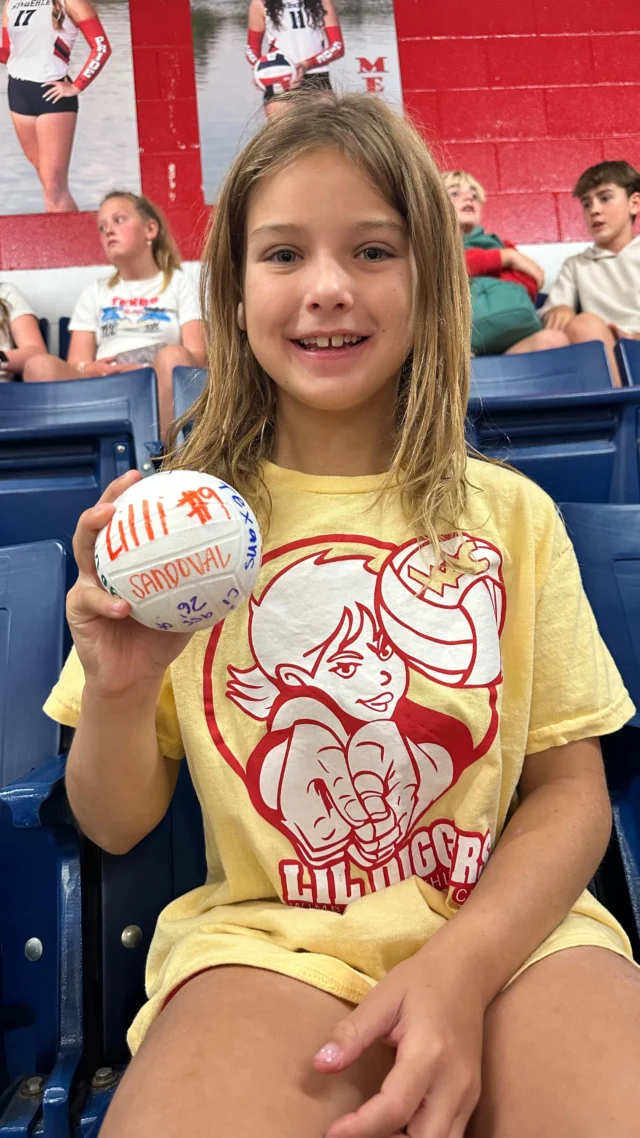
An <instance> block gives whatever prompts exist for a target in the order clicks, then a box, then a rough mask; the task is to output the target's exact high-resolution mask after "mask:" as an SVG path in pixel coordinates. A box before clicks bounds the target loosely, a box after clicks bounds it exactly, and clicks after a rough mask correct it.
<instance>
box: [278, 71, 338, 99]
mask: <svg viewBox="0 0 640 1138" xmlns="http://www.w3.org/2000/svg"><path fill="white" fill-rule="evenodd" d="M314 89H315V90H316V91H331V90H332V87H331V79H330V78H329V72H328V71H315V72H314V73H313V74H312V75H305V76H304V77H303V79H302V83H301V84H300V86H299V87H296V90H297V91H313V90H314ZM277 97H278V96H277V95H276V94H274V90H273V87H267V89H266V91H265V93H264V101H265V103H268V102H269V101H270V100H271V99H277Z"/></svg>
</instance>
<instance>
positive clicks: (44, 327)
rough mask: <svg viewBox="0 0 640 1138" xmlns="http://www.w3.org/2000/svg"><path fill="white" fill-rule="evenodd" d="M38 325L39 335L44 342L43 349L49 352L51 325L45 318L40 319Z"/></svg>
mask: <svg viewBox="0 0 640 1138" xmlns="http://www.w3.org/2000/svg"><path fill="white" fill-rule="evenodd" d="M38 324H39V325H40V333H41V335H42V339H43V340H44V342H45V347H46V349H47V351H49V348H50V347H51V325H50V323H49V321H48V320H47V318H46V316H43V317H42V319H40V320H39V321H38Z"/></svg>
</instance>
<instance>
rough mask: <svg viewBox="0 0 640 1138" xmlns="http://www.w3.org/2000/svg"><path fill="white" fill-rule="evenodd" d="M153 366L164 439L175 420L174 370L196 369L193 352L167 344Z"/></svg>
mask: <svg viewBox="0 0 640 1138" xmlns="http://www.w3.org/2000/svg"><path fill="white" fill-rule="evenodd" d="M153 366H154V368H155V370H156V375H157V377H158V407H159V411H160V436H161V438H163V439H164V437H165V435H166V433H167V430H168V428H169V425H170V423H172V422H173V420H174V419H175V414H174V410H173V369H174V367H196V366H197V365H196V362H195V359H194V358H193V356H192V355H191V352H189V351H188V350H187V349H186V348H183V347H182V345H181V344H167V346H166V347H165V348H161V349H160V351H159V352H158V354H157V356H156V358H155V360H154V361H153Z"/></svg>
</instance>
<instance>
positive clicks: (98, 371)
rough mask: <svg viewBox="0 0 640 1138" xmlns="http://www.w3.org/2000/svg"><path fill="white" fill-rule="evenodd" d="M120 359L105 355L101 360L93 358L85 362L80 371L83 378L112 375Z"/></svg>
mask: <svg viewBox="0 0 640 1138" xmlns="http://www.w3.org/2000/svg"><path fill="white" fill-rule="evenodd" d="M117 364H118V361H117V359H116V357H115V356H103V358H102V359H101V360H92V361H91V363H88V364H85V366H84V368H83V370H82V372H81V373H80V377H81V379H98V378H101V377H102V376H104V375H112V374H113V372H114V371H115V370H116V368H117Z"/></svg>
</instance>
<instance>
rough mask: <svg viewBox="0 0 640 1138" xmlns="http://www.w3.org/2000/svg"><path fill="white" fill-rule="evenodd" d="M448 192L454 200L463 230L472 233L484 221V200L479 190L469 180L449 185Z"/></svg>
mask: <svg viewBox="0 0 640 1138" xmlns="http://www.w3.org/2000/svg"><path fill="white" fill-rule="evenodd" d="M447 193H448V195H449V197H450V198H451V201H452V202H453V208H454V209H455V211H456V215H457V218H458V224H459V226H460V228H461V230H462V232H463V233H471V230H472V229H475V227H476V225H480V224H481V223H482V202H481V201H480V198H479V197H478V193H477V191H476V190H474V188H473V186H470V185H469V183H468V182H456V183H455V184H454V185H453V186H447Z"/></svg>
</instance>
